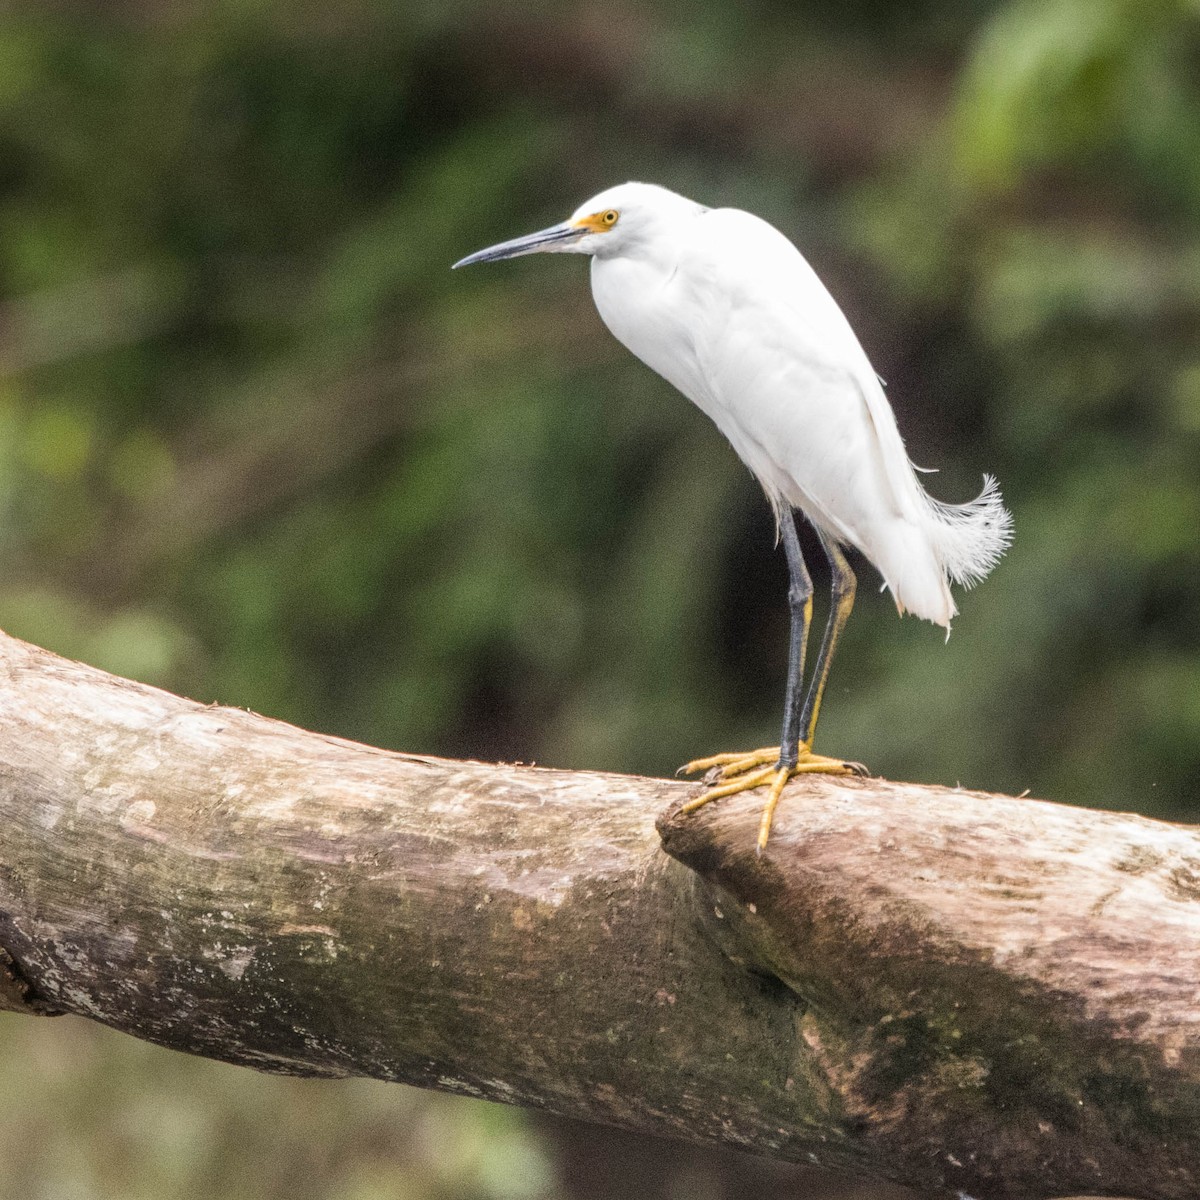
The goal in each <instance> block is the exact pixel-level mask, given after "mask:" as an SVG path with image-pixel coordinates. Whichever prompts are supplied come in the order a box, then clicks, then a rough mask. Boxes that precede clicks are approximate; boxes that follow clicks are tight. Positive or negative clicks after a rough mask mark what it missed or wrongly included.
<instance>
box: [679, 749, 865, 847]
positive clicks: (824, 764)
mask: <svg viewBox="0 0 1200 1200" xmlns="http://www.w3.org/2000/svg"><path fill="white" fill-rule="evenodd" d="M697 771H705V772H708V773H709V775H708V778H707V779H706V782H708V783H717V786H716V787H711V788H709V790H708V791H707V792H705V793H704V795H702V796H697V797H696V799H695V800H689V801H688V802H687V804H685V805H684V806H683V807H682V808H681V809H680V810H679V811H680V812H682V813H690V812H695V811H696V809H698V808H703V807H704V805H706V804H708V803H709V801H710V800H720V799H721V798H722V797H723V796H733V795H736V794H737V793H738V792H747V791H750V790H751V789H752V788H756V787H760V786H761V785H763V784H764V783H769V784H770V791H768V792H767V803H766V804H765V806H764V807H763V814H762V820H761V821H760V822H759V824H758V852H759V854H761V853H762V852H763V851H764V850H765V849H766V848H767V839H768V838H769V837H770V836H771V820H772V818H773V817H774V816H775V808H776V806H777V805H778V804H779V797H780V796H782V795H783V788H784V785H785V784H786V783H787V781H788V780H789V779H791V778H792V776H794V775H866V774H867V768H866V767H864V766H863V765H862V763H857V762H846V761H845V760H843V759H840V758H826V757H825V755H823V754H814V753H813V752H812V751H811V750H809V748H808V747H807V746H804V745H801V747H800V755H799V758H798V759H797V761H796V762H795V764H794V765H793V766H790V767H786V766H781V765H780V764H779V747H778V746H764V747H763V748H762V749H761V750H750V751H747V752H744V753H740V754H739V753H733V754H714V755H712V756H711V757H709V758H697V759H694V760H693V761H692V762H690V763H685V764H684V765H683V766H682V767H680V768H679V774H681V775H691V774H694V773H695V772H697ZM721 779H726V780H729V782H728V783H718V780H721Z"/></svg>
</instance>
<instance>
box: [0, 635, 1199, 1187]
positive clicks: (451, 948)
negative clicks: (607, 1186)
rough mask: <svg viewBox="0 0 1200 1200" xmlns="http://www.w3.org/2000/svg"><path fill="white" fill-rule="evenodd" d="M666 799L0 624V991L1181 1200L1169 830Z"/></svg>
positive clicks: (1179, 1033)
mask: <svg viewBox="0 0 1200 1200" xmlns="http://www.w3.org/2000/svg"><path fill="white" fill-rule="evenodd" d="M693 794H694V785H689V784H680V783H674V782H667V781H662V780H650V779H638V778H631V777H624V776H615V775H601V774H593V773H585V772H563V771H550V770H540V769H534V768H528V767H508V766H491V765H484V764H479V763H461V762H445V761H439V760H435V759H429V758H418V757H413V756H409V755H400V754H392V753H388V752H385V751H382V750H376V749H372V748H370V747H366V746H360V745H355V744H352V743H349V742H345V741H341V740H339V739H336V738H330V737H324V736H322V735H320V734H315V733H306V732H304V731H302V730H299V729H295V728H292V727H290V726H287V725H284V724H281V723H280V722H276V721H271V720H268V719H266V718H263V717H260V716H256V715H254V714H252V713H247V712H243V711H240V710H235V709H226V708H217V707H205V706H202V705H198V704H194V703H192V702H190V701H187V700H183V699H180V698H178V697H175V696H172V695H169V694H167V693H165V692H161V691H158V690H156V689H153V688H149V687H145V686H143V685H140V684H135V683H131V682H129V681H126V680H122V679H117V678H115V677H113V676H109V675H105V674H104V673H102V672H99V671H96V670H93V669H91V668H88V667H85V666H81V665H79V664H76V663H71V662H67V661H65V660H63V659H60V658H56V657H55V656H53V655H51V654H49V653H47V652H45V651H43V650H39V649H37V648H35V647H32V646H28V645H26V644H24V643H21V642H18V641H15V640H13V639H10V638H6V637H3V636H2V635H0V1007H5V1008H15V1009H23V1010H25V1011H41V1012H46V1011H62V1012H72V1013H78V1014H82V1015H84V1016H87V1017H90V1018H92V1019H95V1020H98V1021H102V1022H104V1023H105V1024H108V1025H111V1026H114V1027H116V1028H118V1029H121V1030H124V1031H126V1032H128V1033H131V1034H134V1035H135V1036H138V1037H142V1038H147V1039H149V1040H151V1041H154V1042H158V1043H161V1044H163V1045H166V1046H171V1047H174V1048H176V1049H180V1050H186V1051H189V1052H192V1053H197V1054H204V1055H208V1056H211V1057H215V1058H221V1059H226V1060H229V1061H232V1062H238V1063H243V1064H246V1065H249V1066H253V1067H257V1068H260V1069H263V1070H269V1071H281V1072H289V1073H299V1074H319V1075H343V1074H361V1075H370V1076H375V1077H377V1078H382V1079H393V1080H402V1081H404V1082H407V1083H413V1084H417V1085H419V1086H424V1087H436V1088H442V1089H447V1090H452V1091H459V1092H466V1093H469V1094H471V1095H477V1096H485V1097H488V1098H491V1099H495V1100H504V1101H508V1102H512V1103H518V1104H527V1105H532V1106H536V1107H540V1108H545V1109H549V1110H552V1111H554V1112H558V1113H561V1114H564V1115H568V1116H573V1117H578V1118H584V1119H588V1120H593V1121H602V1122H610V1123H615V1124H618V1125H623V1126H626V1127H629V1128H634V1129H639V1130H642V1131H645V1132H650V1133H659V1134H666V1135H670V1136H679V1137H686V1138H691V1139H698V1140H704V1141H709V1142H717V1143H723V1144H725V1145H729V1146H736V1147H742V1148H745V1149H751V1150H757V1151H759V1152H762V1153H767V1154H773V1155H776V1156H778V1157H781V1158H788V1159H793V1160H796V1161H800V1162H809V1163H818V1164H820V1165H822V1166H832V1167H843V1168H848V1169H853V1170H856V1171H860V1172H865V1173H868V1174H873V1175H875V1176H876V1177H878V1178H884V1177H886V1178H889V1179H893V1180H896V1181H899V1182H904V1183H907V1184H909V1185H911V1186H914V1187H917V1188H921V1189H923V1190H925V1191H926V1192H939V1191H941V1192H945V1193H946V1194H948V1195H953V1194H954V1193H955V1192H956V1191H960V1190H961V1191H962V1192H964V1193H966V1194H968V1195H970V1196H973V1197H976V1198H977V1200H992V1198H995V1200H1002V1198H1006V1197H1022V1198H1025V1197H1051V1196H1065V1195H1069V1194H1072V1193H1074V1194H1080V1193H1085V1192H1086V1193H1094V1194H1096V1195H1106V1196H1113V1195H1122V1196H1133V1197H1142V1198H1144V1200H1160V1198H1162V1200H1177V1198H1178V1200H1182V1198H1184V1197H1195V1196H1197V1195H1200V1138H1198V1136H1197V1130H1198V1129H1200V1123H1198V1121H1200V1058H1198V1049H1200V1003H1198V1000H1200V994H1198V993H1200V986H1198V981H1200V972H1198V967H1200V838H1198V837H1197V835H1196V834H1195V833H1194V832H1193V831H1192V830H1190V829H1186V828H1181V827H1176V826H1171V825H1166V824H1163V823H1160V822H1154V821H1148V820H1144V819H1141V818H1137V817H1130V816H1120V815H1115V814H1109V813H1096V812H1087V811H1083V810H1077V809H1070V808H1064V807H1060V806H1056V805H1051V804H1045V803H1041V802H1037V801H1032V800H1011V799H1007V798H1004V797H998V796H983V795H978V794H973V793H968V792H963V791H958V790H947V789H938V788H929V787H915V786H912V785H899V784H891V783H887V782H884V781H882V780H874V779H873V780H821V779H817V778H809V779H807V780H803V781H800V782H797V783H795V784H793V785H792V787H791V788H790V790H789V794H788V795H787V796H786V797H785V799H784V803H783V805H782V806H781V809H780V812H779V814H778V816H777V818H776V824H775V831H774V833H773V835H772V840H771V845H770V847H769V849H768V851H767V853H766V854H765V855H764V856H763V857H762V858H759V857H757V856H756V855H755V852H754V834H755V828H756V824H757V819H758V805H759V802H760V801H759V798H757V797H755V796H753V795H752V796H748V797H736V798H733V799H731V800H728V801H723V802H721V803H719V804H717V805H712V806H709V807H708V808H706V809H704V810H701V811H700V812H699V813H698V814H695V815H694V816H691V817H688V818H682V819H681V818H678V817H677V816H675V815H674V809H675V808H676V807H677V806H678V804H680V803H682V802H683V801H684V800H685V799H687V798H689V797H690V796H691V795H693ZM663 809H666V810H667V811H666V812H665V813H664V815H663V816H662V817H661V818H660V821H659V829H660V832H661V835H662V844H663V846H665V848H666V850H667V854H663V853H662V849H661V848H660V845H659V839H658V837H657V836H656V835H655V829H654V818H655V814H656V813H658V812H660V811H662V810H663ZM668 856H670V857H668ZM676 860H678V861H676Z"/></svg>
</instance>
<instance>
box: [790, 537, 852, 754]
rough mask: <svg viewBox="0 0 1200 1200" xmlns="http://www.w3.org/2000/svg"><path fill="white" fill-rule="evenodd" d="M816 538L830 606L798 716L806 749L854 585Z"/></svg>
mask: <svg viewBox="0 0 1200 1200" xmlns="http://www.w3.org/2000/svg"><path fill="white" fill-rule="evenodd" d="M817 536H818V537H819V538H820V539H821V548H822V549H823V550H824V551H825V555H826V557H827V558H828V559H829V566H830V568H831V569H832V571H833V589H832V590H833V604H832V606H831V607H830V610H829V621H828V623H827V624H826V626H825V636H824V638H823V639H822V641H821V650H820V653H819V654H818V655H817V664H816V666H815V667H814V668H813V677H812V683H811V684H809V688H808V697H807V698H806V699H805V701H804V712H803V714H802V716H801V717H800V729H801V736H802V740H803V742H804V744H805V746H807V747H808V749H810V750H811V749H812V740H813V734H814V733H815V732H816V728H817V717H818V716H819V715H820V712H821V698H822V697H823V696H824V695H825V684H826V682H827V681H828V679H829V667H830V664H831V663H832V662H833V651H834V648H835V647H836V646H837V641H838V638H839V637H840V636H841V633H842V630H843V629H845V627H846V621H847V620H848V619H849V617H850V610H851V609H852V608H853V607H854V590H855V587H856V586H857V581H856V580H855V578H854V572H853V571H852V570H851V569H850V564H849V563H848V562H847V561H846V556H845V555H844V554H843V553H842V548H841V547H840V546H839V545H838V544H837V542H835V541H834V540H833V538H831V537H830V536H829V535H828V534H826V533H825V532H824V531H823V530H820V529H818V530H817ZM856 769H858V770H863V768H856Z"/></svg>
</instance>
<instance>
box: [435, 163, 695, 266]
mask: <svg viewBox="0 0 1200 1200" xmlns="http://www.w3.org/2000/svg"><path fill="white" fill-rule="evenodd" d="M703 211H704V208H703V206H702V205H699V204H696V203H695V202H694V201H692V200H688V199H686V198H685V197H683V196H679V195H677V194H676V193H675V192H671V191H668V190H667V189H666V188H662V187H658V186H657V185H656V184H652V183H621V184H618V185H617V186H616V187H611V188H608V189H607V190H606V191H603V192H601V193H600V194H599V195H597V196H593V197H592V198H591V199H590V200H587V201H585V202H584V203H583V204H581V205H580V206H579V207H578V208H577V209H576V210H575V212H574V213H572V214H571V216H570V217H569V218H568V219H567V220H565V221H562V222H560V223H559V224H557V225H551V226H550V227H549V229H540V230H538V232H537V233H528V234H526V235H525V236H524V237H519V238H513V239H512V240H511V241H508V242H500V243H499V244H498V245H495V246H489V247H488V248H487V249H486V250H477V251H476V252H475V253H474V254H468V255H467V257H466V258H462V259H459V261H458V262H456V263H455V264H454V266H455V267H466V266H470V264H471V263H478V262H496V261H497V260H499V259H502V258H517V257H518V256H519V255H522V254H592V255H595V256H596V257H597V258H608V257H612V256H615V255H618V254H622V253H630V252H631V251H633V250H635V249H636V247H637V246H639V245H642V244H645V243H646V242H647V241H648V240H650V239H652V238H654V237H655V235H656V234H662V233H665V232H667V231H668V230H669V229H670V228H671V227H672V226H673V225H674V224H676V223H677V222H679V221H682V220H685V219H686V218H688V217H690V216H695V215H696V214H697V213H701V212H703Z"/></svg>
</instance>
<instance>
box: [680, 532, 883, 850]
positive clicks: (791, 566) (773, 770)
mask: <svg viewBox="0 0 1200 1200" xmlns="http://www.w3.org/2000/svg"><path fill="white" fill-rule="evenodd" d="M779 524H780V532H781V534H782V537H783V548H784V552H785V553H786V555H787V562H788V576H789V579H790V584H789V587H788V605H789V607H790V609H791V614H792V625H791V637H790V640H789V643H788V675H787V690H786V692H785V696H784V705H783V731H782V735H781V737H780V744H779V745H778V746H765V747H763V748H762V749H760V750H750V751H747V752H744V753H732V754H714V755H711V756H710V757H708V758H698V759H695V760H694V761H692V762H690V763H687V764H686V765H684V766H683V767H681V768H680V771H681V772H682V773H692V772H696V771H713V770H715V771H716V774H717V778H718V779H725V780H728V781H729V782H727V783H721V784H718V786H716V787H713V788H710V789H709V790H708V791H706V792H705V793H704V794H703V795H702V796H698V797H697V798H696V799H695V800H691V801H689V802H688V803H687V804H685V805H684V806H683V808H682V809H681V810H680V811H681V812H685V813H688V812H694V811H695V810H696V809H698V808H701V807H703V806H704V805H705V804H708V803H709V802H710V801H712V800H719V799H721V797H723V796H732V795H734V794H735V793H736V792H744V791H747V790H749V789H750V788H755V787H759V786H760V785H761V784H766V783H769V784H770V791H769V792H768V793H767V803H766V805H765V806H764V808H763V814H762V820H761V822H760V823H759V830H758V849H759V852H760V853H761V852H762V851H763V850H764V849H765V848H766V845H767V838H768V837H769V836H770V832H771V820H772V818H773V817H774V815H775V807H776V805H777V804H778V803H779V798H780V796H781V795H782V794H783V788H784V785H785V784H786V783H787V781H788V780H789V779H790V778H791V777H792V776H793V775H800V774H810V773H814V772H821V773H824V774H832V775H848V774H857V773H865V770H864V768H862V767H860V766H859V765H858V764H857V763H846V762H843V761H842V760H841V759H838V758H825V757H823V756H822V755H819V754H813V753H812V751H811V749H810V748H809V747H810V745H811V730H810V724H811V725H815V724H816V721H815V719H814V720H812V721H811V722H810V720H809V715H808V714H809V708H810V704H811V702H812V700H813V697H814V688H815V683H816V679H815V678H814V687H810V688H809V693H808V699H807V700H806V701H805V702H804V703H803V704H802V703H801V696H802V694H803V692H802V689H803V684H804V658H805V650H806V647H807V645H808V631H809V627H810V626H811V625H812V596H813V586H812V579H811V577H810V576H809V574H808V568H807V567H806V566H805V565H804V557H803V555H802V554H801V553H800V539H799V537H798V536H797V534H796V524H795V518H794V516H793V514H792V512H791V510H788V511H787V512H786V513H784V514H783V516H782V517H781V519H780V523H779ZM822 545H823V546H825V550H826V553H827V554H828V553H830V551H829V547H830V546H831V545H833V543H827V542H826V541H825V539H824V537H822ZM834 548H835V550H836V547H834ZM837 553H838V555H839V557H841V561H842V563H843V564H845V572H846V575H845V576H842V575H839V574H838V572H837V568H836V567H835V574H834V604H835V608H834V611H833V612H831V614H830V621H829V625H828V627H827V628H826V631H825V640H824V642H823V643H822V646H821V654H820V657H819V658H818V661H817V667H818V670H821V668H822V664H823V663H824V664H825V665H824V671H825V673H828V669H829V668H828V662H827V660H828V657H829V654H830V652H831V645H832V642H833V641H835V640H836V634H837V632H838V631H840V630H841V627H842V625H844V624H845V621H846V617H847V616H848V615H849V612H850V609H849V606H847V607H846V609H845V612H844V613H843V614H842V615H840V617H838V619H837V628H836V630H835V629H834V620H835V616H837V614H838V612H839V611H840V610H839V609H838V608H837V604H838V595H839V593H838V588H839V581H840V580H842V579H844V578H845V577H848V578H849V589H850V590H849V596H850V603H851V604H852V603H853V601H854V575H853V573H851V572H850V567H849V564H847V563H846V560H845V557H844V556H842V555H841V551H840V550H838V551H837ZM831 561H832V559H831ZM821 686H822V689H823V687H824V678H823V676H822V677H821ZM815 695H816V700H817V703H818V704H819V702H820V692H819V691H817V692H816V693H815ZM802 730H803V731H807V732H808V734H809V736H808V737H805V739H804V740H803V741H801V736H800V735H801V731H802Z"/></svg>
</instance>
